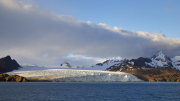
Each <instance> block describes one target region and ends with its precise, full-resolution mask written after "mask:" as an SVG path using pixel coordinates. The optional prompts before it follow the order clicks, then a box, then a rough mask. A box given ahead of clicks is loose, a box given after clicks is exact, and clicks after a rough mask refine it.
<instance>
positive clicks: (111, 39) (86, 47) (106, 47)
mask: <svg viewBox="0 0 180 101" xmlns="http://www.w3.org/2000/svg"><path fill="white" fill-rule="evenodd" d="M0 14H1V15H0V21H1V23H0V36H1V37H0V46H1V47H0V51H1V54H0V56H1V57H3V56H5V55H11V56H13V58H15V59H17V60H18V61H19V62H20V63H36V64H38V63H39V64H40V65H52V64H60V63H61V62H63V61H65V60H67V61H68V60H69V61H71V62H72V63H74V64H75V63H78V64H80V63H82V64H83V65H85V64H90V63H95V62H97V59H89V60H88V59H83V58H80V59H76V58H67V57H66V56H67V55H68V54H69V53H72V54H77V55H82V56H84V57H94V58H98V59H101V58H102V59H104V58H111V57H121V58H129V59H130V58H137V57H139V56H144V57H150V56H152V55H153V54H155V53H156V52H157V51H160V50H162V51H164V53H166V54H167V55H169V56H174V55H179V54H180V51H179V50H180V40H179V39H173V38H167V37H165V36H164V35H163V34H162V33H149V32H144V31H139V32H134V31H130V30H125V29H122V28H117V27H113V28H111V27H109V26H108V25H106V24H102V23H100V24H94V23H92V22H89V21H79V20H77V19H75V18H74V17H72V16H67V15H56V14H53V13H51V12H50V11H47V10H44V9H41V8H39V7H37V6H35V5H32V4H31V5H30V4H24V3H22V2H18V1H15V0H0ZM47 54H48V55H47Z"/></svg>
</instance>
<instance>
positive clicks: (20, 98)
mask: <svg viewBox="0 0 180 101" xmlns="http://www.w3.org/2000/svg"><path fill="white" fill-rule="evenodd" d="M0 100H1V101H180V83H148V82H144V83H139V82H138V83H52V82H51V83H42V82H40V83H37V82H35V83H6V82H1V83H0Z"/></svg>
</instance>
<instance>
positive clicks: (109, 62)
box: [91, 59, 129, 70]
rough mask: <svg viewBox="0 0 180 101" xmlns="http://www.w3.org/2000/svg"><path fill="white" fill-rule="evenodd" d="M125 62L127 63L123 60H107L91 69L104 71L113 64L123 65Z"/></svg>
mask: <svg viewBox="0 0 180 101" xmlns="http://www.w3.org/2000/svg"><path fill="white" fill-rule="evenodd" d="M125 61H129V60H127V59H125V60H121V61H120V60H113V59H109V60H106V61H104V62H103V63H97V64H96V65H93V66H92V68H91V69H93V70H106V69H107V68H109V67H110V66H113V65H115V64H120V63H123V62H125Z"/></svg>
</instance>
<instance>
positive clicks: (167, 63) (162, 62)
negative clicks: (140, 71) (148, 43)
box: [146, 51, 172, 67]
mask: <svg viewBox="0 0 180 101" xmlns="http://www.w3.org/2000/svg"><path fill="white" fill-rule="evenodd" d="M151 61H152V62H150V63H148V62H146V64H147V65H150V66H151V67H172V64H171V59H170V58H169V57H167V56H166V55H164V53H163V52H162V51H159V52H158V53H157V54H156V55H154V56H153V57H152V58H151Z"/></svg>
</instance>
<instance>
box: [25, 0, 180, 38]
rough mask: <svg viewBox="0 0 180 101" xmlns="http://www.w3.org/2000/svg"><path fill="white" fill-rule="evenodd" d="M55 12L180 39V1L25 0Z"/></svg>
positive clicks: (83, 19) (97, 22)
mask: <svg viewBox="0 0 180 101" xmlns="http://www.w3.org/2000/svg"><path fill="white" fill-rule="evenodd" d="M24 2H28V3H29V2H33V3H34V4H36V5H38V6H39V7H41V8H44V9H47V10H50V11H51V12H54V13H55V14H59V15H61V14H63V15H71V16H73V17H75V18H76V19H77V20H81V21H91V22H93V23H96V24H99V23H105V24H107V25H109V26H111V27H114V26H117V27H120V28H123V29H127V30H132V31H148V32H151V33H163V34H164V35H165V36H166V37H170V38H180V35H179V34H180V29H179V26H180V6H179V4H180V1H179V0H24Z"/></svg>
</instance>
